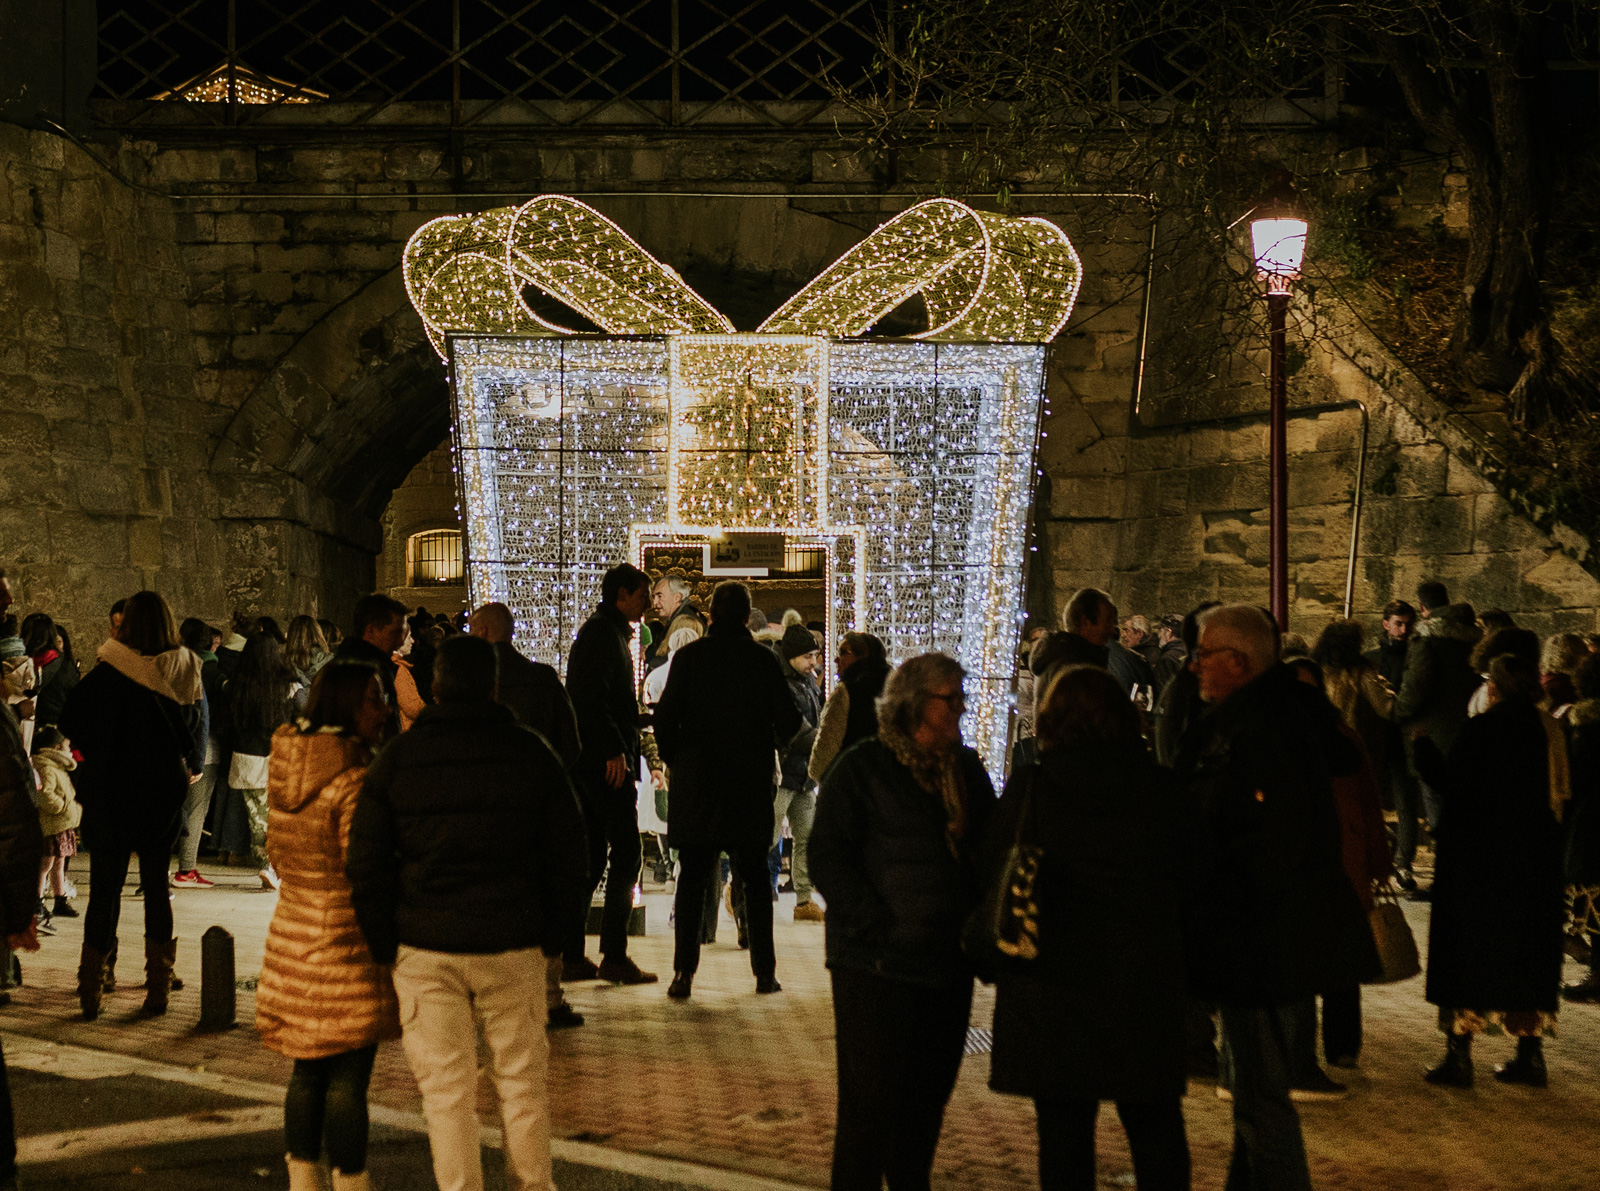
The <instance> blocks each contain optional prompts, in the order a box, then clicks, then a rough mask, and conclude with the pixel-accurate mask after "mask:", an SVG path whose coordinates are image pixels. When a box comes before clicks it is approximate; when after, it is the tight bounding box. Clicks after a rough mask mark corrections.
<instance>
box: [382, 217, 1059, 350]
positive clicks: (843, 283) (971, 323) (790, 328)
mask: <svg viewBox="0 0 1600 1191" xmlns="http://www.w3.org/2000/svg"><path fill="white" fill-rule="evenodd" d="M1082 280H1083V265H1082V262H1081V261H1080V260H1079V259H1078V254H1077V252H1076V251H1075V250H1074V249H1073V247H1072V243H1071V241H1070V240H1068V239H1067V236H1066V233H1064V232H1063V231H1062V230H1061V229H1060V228H1059V227H1057V226H1056V225H1055V224H1053V223H1051V222H1050V221H1049V220H1046V219H1040V218H1037V217H1028V218H1016V217H1013V216H1007V215H995V214H991V213H989V212H984V211H975V210H973V209H972V208H971V207H969V206H967V205H966V204H965V203H959V202H956V201H955V200H953V199H929V200H927V201H926V202H922V203H918V204H917V205H916V206H914V207H911V208H908V209H907V210H905V211H902V212H901V213H900V214H899V215H896V216H895V217H894V218H893V219H891V220H889V221H888V222H887V223H885V224H883V225H882V226H881V227H879V228H877V229H876V230H875V231H874V232H873V233H872V234H871V235H869V236H868V237H867V238H866V239H864V240H862V241H861V243H859V244H857V245H856V246H855V247H854V248H851V249H850V250H849V251H848V252H846V253H845V254H844V255H843V256H841V257H840V258H839V259H838V260H836V261H834V263H833V264H831V265H829V266H828V267H827V268H826V269H824V270H823V271H822V272H821V273H819V274H818V275H817V276H816V278H814V279H813V280H812V281H811V282H809V283H808V284H807V285H806V286H805V288H803V289H802V290H800V292H799V293H797V294H795V296H794V297H792V298H790V299H789V301H787V302H785V303H784V304H783V306H782V307H781V308H780V309H779V310H778V311H777V312H776V313H774V314H773V315H772V316H771V317H770V318H768V319H767V321H766V322H764V323H762V324H761V326H760V327H759V328H758V331H759V332H761V333H766V334H789V335H820V336H826V337H828V338H834V339H842V338H850V337H853V336H858V335H861V334H864V333H865V332H866V331H867V330H868V329H869V328H871V327H872V326H873V325H874V324H876V323H877V322H878V320H879V319H881V318H882V317H883V316H884V315H886V314H888V313H889V312H890V311H891V310H894V309H895V308H896V307H897V306H899V305H900V304H901V303H903V302H905V301H907V300H908V299H910V298H911V297H913V296H915V295H917V294H920V295H921V296H922V299H923V303H924V305H925V306H926V307H927V311H928V324H929V326H928V330H926V331H922V332H920V333H918V334H916V335H913V336H912V338H914V339H930V340H940V341H952V342H1013V343H1044V342H1048V341H1049V340H1051V339H1053V338H1054V337H1055V335H1056V333H1057V332H1059V331H1060V330H1061V328H1062V326H1064V325H1065V324H1066V321H1067V318H1068V317H1069V316H1070V315H1071V313H1072V306H1073V303H1074V302H1075V301H1076V300H1077V296H1078V289H1079V286H1080V285H1081V284H1082ZM405 282H406V292H407V293H408V294H409V295H410V297H411V303H412V305H413V306H415V307H416V310H417V313H418V314H419V315H421V316H422V321H423V323H424V325H425V326H426V327H427V330H428V337H429V338H430V339H431V340H432V341H433V346H434V348H435V350H437V351H438V353H439V355H440V357H441V358H447V352H446V350H445V349H446V337H447V336H448V335H450V334H452V333H479V334H529V335H571V334H577V331H576V330H574V329H573V328H570V327H564V326H561V325H560V324H558V323H555V322H552V321H550V320H549V319H547V318H545V317H543V316H541V315H540V314H538V313H537V312H535V311H534V310H533V309H532V307H530V306H529V305H528V303H527V301H526V300H525V299H524V297H523V290H524V288H525V287H527V286H530V285H531V286H533V287H535V288H537V289H538V290H540V291H542V292H543V293H545V294H548V295H549V296H550V297H552V298H555V299H556V300H557V301H559V302H561V303H563V304H564V305H565V306H567V307H568V308H569V309H571V310H573V311H575V312H577V313H578V314H580V315H582V316H583V317H584V318H585V319H587V320H589V321H590V322H591V323H593V324H594V325H595V326H597V327H600V328H601V329H602V330H604V331H606V332H607V333H609V334H613V335H688V334H705V333H712V334H716V333H732V332H733V331H734V330H735V328H734V326H733V324H732V323H731V322H730V321H729V320H728V318H727V316H725V315H724V314H722V313H721V312H720V311H719V310H717V309H716V308H715V307H713V306H712V305H711V304H710V303H709V302H707V301H706V300H705V299H704V298H702V297H701V296H700V295H699V294H697V293H695V291H694V290H693V289H692V288H690V286H689V284H688V283H687V282H685V281H684V279H683V278H682V277H680V276H679V275H678V273H677V271H676V270H674V269H673V268H672V267H671V266H670V265H667V264H664V263H663V262H661V261H659V260H657V259H656V258H655V257H653V256H651V255H650V253H648V252H646V251H645V250H644V249H643V248H642V247H640V245H639V243H638V242H637V241H636V240H634V239H633V238H632V237H631V236H629V235H628V234H627V233H626V232H624V231H623V230H622V229H621V228H620V227H618V226H617V225H616V224H615V223H613V222H612V221H611V220H609V219H607V218H606V217H605V216H604V215H602V214H600V213H599V212H598V211H596V210H595V209H594V208H593V207H590V206H588V205H587V204H585V203H581V202H579V201H578V200H577V199H573V198H568V197H567V196H565V195H559V194H547V195H541V196H540V197H538V198H536V199H533V200H531V201H530V202H527V203H524V204H523V205H522V206H520V207H498V208H495V209H494V210H490V211H484V212H481V213H479V214H476V215H446V216H444V217H442V218H439V219H435V220H432V221H430V222H428V223H425V224H423V226H422V227H420V228H418V229H417V231H416V232H415V233H414V234H413V235H412V237H411V239H410V241H409V242H408V243H407V244H406V251H405Z"/></svg>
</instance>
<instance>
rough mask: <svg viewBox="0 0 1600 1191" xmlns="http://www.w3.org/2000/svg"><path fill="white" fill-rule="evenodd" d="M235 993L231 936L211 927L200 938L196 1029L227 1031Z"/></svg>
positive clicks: (232, 1025)
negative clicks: (198, 1027) (198, 1007)
mask: <svg viewBox="0 0 1600 1191" xmlns="http://www.w3.org/2000/svg"><path fill="white" fill-rule="evenodd" d="M237 1002H238V997H237V993H236V992H235V991H234V983H233V936H232V935H231V934H229V933H228V932H227V931H226V930H224V929H223V928H222V927H220V926H213V927H212V928H211V929H210V930H208V931H206V933H205V934H204V935H202V936H201V937H200V1028H201V1029H202V1030H231V1029H233V1027H234V1026H235V1025H236V1024H237V1022H236V1021H235V1016H236V1006H237Z"/></svg>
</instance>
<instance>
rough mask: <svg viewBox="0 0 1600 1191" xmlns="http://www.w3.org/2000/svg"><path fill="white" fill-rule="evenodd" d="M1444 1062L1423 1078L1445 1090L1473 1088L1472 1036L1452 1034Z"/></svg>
mask: <svg viewBox="0 0 1600 1191" xmlns="http://www.w3.org/2000/svg"><path fill="white" fill-rule="evenodd" d="M1448 1047H1449V1049H1447V1050H1446V1051H1445V1052H1444V1062H1442V1063H1440V1064H1439V1065H1438V1066H1437V1067H1435V1068H1434V1069H1433V1070H1432V1071H1429V1072H1428V1073H1427V1074H1426V1075H1424V1076H1423V1077H1422V1078H1423V1079H1425V1080H1427V1081H1428V1082H1429V1083H1431V1084H1435V1085H1437V1086H1438V1087H1443V1088H1470V1087H1471V1086H1472V1035H1471V1034H1451V1035H1450V1041H1449V1043H1448Z"/></svg>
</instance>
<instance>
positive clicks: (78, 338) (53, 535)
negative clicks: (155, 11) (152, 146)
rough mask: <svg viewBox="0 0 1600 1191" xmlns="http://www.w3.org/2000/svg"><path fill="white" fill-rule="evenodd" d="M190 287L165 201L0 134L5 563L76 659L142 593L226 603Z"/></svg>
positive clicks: (209, 604)
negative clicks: (67, 636) (198, 410)
mask: <svg viewBox="0 0 1600 1191" xmlns="http://www.w3.org/2000/svg"><path fill="white" fill-rule="evenodd" d="M186 294H187V281H186V278H185V275H184V271H183V263H182V260H181V257H180V256H179V253H178V251H177V249H176V244H175V228H174V220H173V214H172V210H171V208H170V206H169V205H168V204H166V203H164V202H162V201H160V200H157V199H151V198H148V197H147V196H143V195H140V194H139V193H137V192H135V191H132V190H130V189H128V188H127V187H125V186H121V185H119V184H118V183H117V182H115V181H114V180H112V179H111V178H109V177H108V176H107V175H106V174H105V172H104V171H103V170H101V169H99V168H98V167H97V166H95V165H94V163H92V162H91V161H89V160H88V159H87V158H86V157H85V156H84V155H83V154H82V153H81V152H80V151H79V150H77V149H76V148H74V147H73V146H71V145H70V144H68V143H67V142H65V141H63V140H62V139H60V138H59V137H55V136H51V135H47V134H45V133H40V132H29V131H25V130H23V129H20V128H16V127H13V126H11V125H5V124H0V565H3V566H5V567H7V569H8V570H9V571H10V574H11V582H12V587H13V589H14V591H15V594H16V597H17V604H18V608H19V610H20V611H22V612H31V611H36V610H43V611H47V612H50V613H52V614H53V615H55V616H56V617H57V618H58V619H60V621H61V622H62V623H63V624H65V625H66V626H67V628H68V630H69V631H71V632H72V633H73V636H74V641H75V644H76V646H77V648H78V652H79V655H80V657H92V656H93V652H94V650H95V648H96V647H98V645H99V643H100V641H101V640H102V639H103V638H104V636H105V634H106V632H107V630H108V622H107V612H108V610H109V608H110V606H111V604H112V602H113V601H114V600H116V599H119V598H121V597H123V596H126V595H130V594H132V593H133V592H134V591H137V590H139V589H140V588H144V587H154V588H156V589H158V590H160V591H162V592H164V593H165V594H167V595H168V597H169V598H170V599H172V601H173V603H174V604H175V606H177V608H178V609H179V612H180V615H182V614H185V613H189V612H195V613H199V614H202V615H219V614H220V613H221V612H222V610H223V609H224V607H225V606H226V600H225V597H224V595H223V590H222V584H221V580H220V572H221V566H220V559H221V556H222V553H223V549H222V542H221V541H220V540H219V536H218V533H217V530H216V523H215V520H214V518H215V513H216V501H215V499H214V496H213V494H212V493H211V492H210V490H209V486H208V484H207V475H206V472H207V462H208V460H209V457H210V451H211V447H210V442H209V439H208V436H207V433H206V428H205V426H204V425H203V424H202V423H201V422H199V421H198V420H197V419H196V418H195V416H194V392H195V373H196V359H195V352H194V344H193V340H192V336H191V333H190V325H189V311H188V306H187V304H186V302H185V296H186Z"/></svg>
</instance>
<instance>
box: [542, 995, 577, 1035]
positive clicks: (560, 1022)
mask: <svg viewBox="0 0 1600 1191" xmlns="http://www.w3.org/2000/svg"><path fill="white" fill-rule="evenodd" d="M582 1024H583V1014H581V1013H579V1012H578V1011H577V1010H576V1009H574V1008H573V1007H572V1006H571V1005H568V1004H566V1003H565V1002H563V1003H562V1004H560V1005H557V1006H556V1007H555V1008H554V1009H552V1010H550V1014H549V1016H548V1017H546V1018H545V1023H544V1028H545V1029H547V1030H571V1029H575V1028H576V1027H578V1026H581V1025H582Z"/></svg>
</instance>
